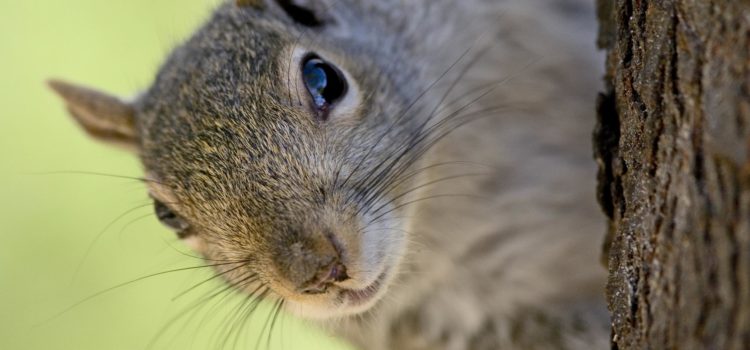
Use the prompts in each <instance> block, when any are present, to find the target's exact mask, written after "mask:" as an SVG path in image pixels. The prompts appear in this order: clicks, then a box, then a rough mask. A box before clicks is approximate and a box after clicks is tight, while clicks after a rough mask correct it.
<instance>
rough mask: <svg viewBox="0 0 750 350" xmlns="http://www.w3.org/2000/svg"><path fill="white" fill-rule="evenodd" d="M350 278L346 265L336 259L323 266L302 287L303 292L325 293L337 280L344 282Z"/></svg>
mask: <svg viewBox="0 0 750 350" xmlns="http://www.w3.org/2000/svg"><path fill="white" fill-rule="evenodd" d="M348 279H349V275H348V274H347V273H346V266H344V264H342V263H341V262H339V261H338V260H336V261H334V262H333V263H332V264H328V265H326V266H325V267H322V268H321V269H320V270H319V271H318V273H317V274H316V275H315V277H314V278H313V279H312V280H311V281H310V282H309V283H307V285H306V286H305V287H304V288H303V289H302V293H305V294H320V293H325V292H326V290H327V289H328V287H329V286H330V285H331V284H333V283H335V282H343V281H346V280H348Z"/></svg>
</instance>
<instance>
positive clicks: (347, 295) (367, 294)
mask: <svg viewBox="0 0 750 350" xmlns="http://www.w3.org/2000/svg"><path fill="white" fill-rule="evenodd" d="M385 277H386V273H385V272H383V273H382V274H380V276H378V278H377V279H376V280H375V282H372V284H370V285H369V286H367V287H365V288H362V289H342V290H341V292H340V296H341V298H342V299H343V300H345V301H347V302H348V303H347V304H348V305H349V306H360V305H363V304H366V303H367V302H369V301H371V300H372V299H373V298H374V297H375V295H377V294H378V292H379V291H380V289H381V287H382V286H383V281H384V280H385Z"/></svg>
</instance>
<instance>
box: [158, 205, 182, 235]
mask: <svg viewBox="0 0 750 350" xmlns="http://www.w3.org/2000/svg"><path fill="white" fill-rule="evenodd" d="M154 211H155V212H156V217H157V218H158V219H159V221H160V222H161V223H162V224H163V225H164V226H166V227H168V228H170V229H171V230H173V231H175V232H176V233H177V236H179V237H180V238H182V237H184V235H185V231H186V230H187V229H188V228H189V227H190V225H188V223H187V222H185V220H183V219H182V218H181V217H180V216H179V215H177V214H175V212H174V211H172V209H169V207H167V206H166V205H165V204H164V203H162V202H160V201H158V200H155V201H154Z"/></svg>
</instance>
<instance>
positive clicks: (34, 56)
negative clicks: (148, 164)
mask: <svg viewBox="0 0 750 350" xmlns="http://www.w3.org/2000/svg"><path fill="white" fill-rule="evenodd" d="M214 6H216V1H210V0H127V1H102V0H23V1H11V0H0V170H2V171H0V349H3V350H15V349H45V350H48V349H49V350H57V349H61V350H64V349H76V350H87V349H97V350H99V349H128V350H134V349H136V350H137V349H145V348H146V346H147V345H148V344H149V342H150V341H151V340H152V339H154V337H155V335H157V334H158V333H159V331H160V329H162V328H163V327H164V326H165V325H172V327H171V328H169V329H167V330H166V332H163V333H162V335H161V336H160V337H158V338H156V339H157V342H156V343H155V344H154V345H153V347H152V348H153V349H189V348H191V346H192V348H193V349H221V348H225V349H231V348H235V349H254V348H255V346H256V344H258V345H259V346H258V348H259V349H265V348H266V346H267V342H268V339H267V338H268V334H267V333H268V329H269V328H270V327H267V328H266V334H264V335H263V336H262V338H260V339H261V341H260V342H257V341H256V340H257V339H259V336H258V335H259V333H260V331H261V329H262V328H263V325H264V323H265V320H266V319H267V315H268V311H269V309H268V308H262V309H259V310H258V311H257V312H256V313H255V318H254V319H253V320H252V321H250V322H249V323H248V324H244V325H240V324H239V323H232V322H231V321H232V319H233V318H232V317H233V315H236V314H235V313H234V312H235V311H236V310H238V308H237V306H238V305H239V304H238V303H239V302H240V301H241V299H238V298H236V297H229V298H227V299H224V300H221V302H219V301H220V300H219V298H214V299H212V300H211V302H212V304H208V305H207V306H206V307H204V308H203V309H200V310H198V311H197V312H196V313H195V314H187V315H186V316H185V317H183V318H182V319H180V320H178V321H170V319H171V318H173V317H174V316H176V315H178V314H180V312H181V311H182V310H185V309H186V308H188V307H190V306H191V304H193V303H195V302H196V301H199V300H201V298H202V296H204V295H206V293H208V291H210V290H215V289H216V288H217V287H219V285H218V284H211V283H208V284H206V285H203V286H201V287H200V288H198V289H196V290H193V291H192V292H190V293H189V294H186V295H184V296H182V297H180V298H177V299H176V300H172V299H174V297H175V296H176V295H178V294H179V293H180V292H182V291H184V290H187V289H188V288H189V287H190V286H192V285H194V284H195V283H198V282H200V281H201V280H203V279H205V278H206V277H208V276H210V274H209V271H205V269H203V270H204V271H201V269H198V270H193V271H185V272H175V273H169V274H166V275H163V276H157V277H153V278H148V279H144V280H141V281H138V282H135V283H133V284H130V285H127V286H124V287H122V288H117V289H115V290H113V291H111V292H107V293H105V294H102V295H99V296H98V297H96V298H94V299H91V300H90V301H88V302H86V303H83V304H80V305H77V306H75V307H73V308H72V309H70V310H68V311H67V312H65V313H63V314H62V315H59V316H57V317H55V315H57V314H59V312H60V311H62V310H65V309H66V308H68V307H69V306H71V305H74V304H75V303H76V302H77V301H78V300H81V299H82V298H85V297H87V296H89V295H92V294H94V293H97V292H98V291H100V290H103V289H106V288H109V287H112V286H115V285H118V284H119V283H122V282H125V281H128V280H131V279H134V278H138V277H141V276H146V275H148V274H152V273H156V272H160V271H166V270H170V269H176V268H181V267H190V266H198V265H200V264H201V263H200V261H198V260H196V259H194V258H192V257H189V256H187V255H185V253H181V252H186V251H187V250H186V249H185V247H183V246H181V244H180V243H179V242H178V241H177V240H176V239H175V238H174V237H173V236H172V234H171V233H170V232H168V231H167V230H165V229H163V228H162V227H161V226H160V225H159V224H158V223H157V222H156V220H155V218H154V217H153V215H151V210H152V209H151V207H150V206H149V205H148V203H149V201H148V198H147V196H146V192H145V189H144V187H143V186H142V185H141V184H140V183H139V182H137V181H130V180H125V179H118V178H110V177H104V176H96V175H83V174H66V173H62V174H61V173H55V174H49V173H50V172H68V171H91V172H101V173H107V174H117V175H125V176H139V175H141V171H140V168H139V165H138V163H137V161H136V160H135V159H134V157H132V156H131V155H130V154H127V153H125V152H123V151H119V150H115V149H109V148H106V147H103V146H101V145H99V144H97V143H95V142H94V141H91V140H89V139H88V138H86V137H85V136H84V134H83V133H82V132H81V131H79V130H78V129H77V128H76V126H75V125H74V124H73V122H72V121H71V120H70V119H68V117H67V115H66V114H65V112H64V110H63V106H62V105H61V103H60V102H59V101H58V100H57V99H56V98H55V97H54V96H53V95H52V94H51V93H50V92H49V91H48V90H47V89H46V88H45V85H44V81H45V79H47V78H49V77H57V78H63V79H68V80H72V81H76V82H81V83H85V84H88V85H92V86H96V87H99V88H103V89H106V90H108V91H111V92H114V93H117V94H120V95H122V96H130V95H133V94H135V93H136V92H137V91H138V90H139V89H142V88H144V87H146V86H147V85H148V84H149V83H150V80H151V77H152V75H153V74H154V72H155V71H156V69H157V67H158V65H159V64H160V62H161V60H162V59H163V57H164V56H165V55H166V54H167V52H168V51H169V50H170V48H172V47H174V46H175V45H176V44H177V43H179V41H180V40H182V39H183V38H185V36H186V35H188V33H190V31H191V30H192V29H194V28H195V27H196V26H197V25H198V24H199V23H200V22H201V21H202V20H203V19H205V18H206V16H207V15H208V13H209V12H210V10H211V8H213V7H214ZM138 206H140V207H138ZM133 208H134V209H133ZM130 209H133V210H132V211H129V210H130ZM121 215H122V216H121ZM118 218H119V220H117V221H115V222H114V223H113V224H111V225H109V227H108V228H107V230H106V231H104V232H103V234H102V235H101V238H100V239H98V240H96V239H95V238H96V237H97V236H98V235H99V233H100V232H102V230H103V229H104V228H105V227H107V226H108V224H110V223H112V222H113V220H115V219H118ZM92 242H94V244H93V248H92V249H91V253H90V254H88V255H87V254H86V251H87V249H88V247H89V246H90V245H91V244H92ZM84 257H86V258H85V260H83V259H84ZM81 261H83V263H81ZM79 265H80V266H81V268H80V269H78V266H79ZM76 271H78V273H76ZM237 315H241V314H237ZM53 317H54V318H53ZM51 318H52V319H51ZM230 327H234V328H230ZM228 330H237V331H239V334H240V337H237V341H236V343H235V337H234V336H232V337H231V338H227V336H226V335H225V333H222V332H223V331H228ZM222 339H224V340H227V342H226V344H221V343H222ZM222 345H224V346H223V347H222ZM270 345H271V348H272V349H287V350H289V349H344V348H345V347H344V346H343V345H342V344H341V343H338V342H336V341H334V340H333V339H331V338H329V337H328V336H326V335H322V334H320V333H318V332H315V331H314V330H312V329H309V328H306V327H304V326H303V325H302V324H301V323H300V322H298V321H295V320H294V319H293V318H292V317H284V316H282V317H281V318H280V319H279V320H277V322H276V323H275V326H274V328H273V333H272V335H271V337H270Z"/></svg>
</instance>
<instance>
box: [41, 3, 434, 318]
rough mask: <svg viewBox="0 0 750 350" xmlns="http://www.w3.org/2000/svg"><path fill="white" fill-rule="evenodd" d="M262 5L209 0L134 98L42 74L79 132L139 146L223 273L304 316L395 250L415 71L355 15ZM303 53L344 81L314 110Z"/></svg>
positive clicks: (157, 183) (377, 279)
mask: <svg viewBox="0 0 750 350" xmlns="http://www.w3.org/2000/svg"><path fill="white" fill-rule="evenodd" d="M308 2H309V3H317V2H316V1H308ZM251 3H253V4H255V5H257V4H258V3H260V1H238V2H237V4H239V5H248V4H251ZM281 3H288V2H286V1H282V2H281ZM267 5H268V6H236V4H235V3H234V2H232V3H228V4H225V5H224V6H222V7H221V8H219V9H218V10H217V12H216V13H215V15H214V16H213V18H212V19H211V20H210V21H209V22H208V23H207V24H206V25H205V26H204V27H203V28H202V29H200V30H199V31H198V32H197V33H196V34H195V35H194V36H193V37H192V38H191V39H190V40H189V41H188V42H187V43H185V44H184V45H183V46H181V47H179V48H178V49H176V50H175V51H174V52H173V53H172V55H171V56H170V58H169V59H168V60H167V62H166V63H165V64H164V66H163V67H162V69H161V71H160V72H159V74H158V76H157V77H156V80H155V82H154V83H153V85H152V86H151V87H150V88H149V89H147V91H145V93H144V94H143V95H141V96H140V97H139V98H138V99H137V100H136V101H134V102H132V103H126V102H122V101H120V100H118V99H116V98H113V97H109V96H106V95H104V94H102V93H99V92H94V91H93V90H88V89H85V88H79V87H76V86H73V85H70V84H65V83H61V82H54V83H52V86H53V88H54V89H55V90H56V91H57V92H59V93H60V95H61V96H62V97H63V98H64V99H65V100H66V102H67V104H68V107H69V109H70V110H71V112H72V114H73V116H74V117H76V119H77V120H78V121H79V122H80V123H81V124H82V125H83V126H84V128H85V129H86V130H87V131H89V133H90V134H92V135H93V136H95V137H98V138H100V139H103V140H105V141H116V142H118V143H125V144H127V145H129V146H130V147H132V148H134V149H137V150H138V153H139V155H140V157H141V159H142V161H143V164H144V166H145V168H146V171H147V173H148V176H149V177H150V178H151V180H152V181H149V187H150V193H151V195H152V197H154V199H155V200H156V201H157V202H159V203H160V204H161V205H162V207H161V210H162V213H165V214H164V215H165V218H166V219H168V220H171V222H172V223H173V224H174V222H179V223H178V224H176V226H178V227H179V230H180V236H181V237H183V238H185V239H186V240H187V241H189V242H191V243H192V245H193V246H194V247H195V248H196V249H197V250H198V251H200V252H201V253H202V254H203V255H204V256H205V257H206V258H207V259H210V261H212V262H218V263H223V262H226V263H227V264H226V265H221V266H220V267H219V268H218V269H219V271H220V272H226V274H225V276H226V278H227V280H228V281H229V282H230V283H232V284H234V285H235V286H236V287H237V288H239V289H242V290H245V291H255V292H256V293H262V294H264V295H276V296H278V297H281V298H284V299H285V300H286V301H287V303H286V305H288V306H291V307H292V309H293V310H294V311H297V312H299V313H302V314H305V315H307V316H310V317H332V316H341V315H346V314H351V313H356V312H361V311H363V310H366V309H367V308H369V307H370V306H372V305H373V304H374V303H375V301H376V300H377V299H378V297H379V296H380V295H382V294H383V293H384V290H385V287H386V286H387V282H388V280H389V279H390V277H391V276H392V275H393V273H394V270H395V269H396V268H397V265H398V262H399V259H400V258H401V256H402V255H403V249H404V241H405V237H403V236H404V233H403V231H401V230H399V228H403V226H404V223H403V222H402V220H401V219H398V217H399V216H402V215H400V214H403V210H404V209H403V208H400V207H399V206H398V203H399V202H404V201H406V200H408V199H409V196H401V197H399V198H396V195H395V194H396V193H398V191H396V189H397V188H399V187H404V186H407V185H408V184H409V182H410V181H411V180H412V179H411V178H400V177H399V176H402V175H404V174H405V173H406V169H408V168H409V167H410V166H411V165H412V164H413V163H414V162H416V161H417V159H418V157H416V156H414V154H415V153H416V154H417V155H418V154H419V153H418V151H419V150H422V149H423V148H422V144H420V143H418V142H417V140H418V139H417V137H416V136H421V134H420V133H419V132H418V131H420V130H419V126H420V125H421V120H419V119H418V118H411V116H410V115H408V113H410V111H409V109H408V108H409V106H408V105H407V103H406V102H407V101H408V98H413V97H414V96H413V95H414V94H413V93H412V94H409V96H406V94H403V91H418V90H420V89H421V87H420V86H414V85H412V84H414V83H412V82H411V81H414V79H411V78H412V77H413V76H414V75H416V74H419V72H417V71H416V70H415V69H413V68H411V67H409V66H407V65H404V63H403V62H405V61H407V60H400V59H398V55H399V51H398V50H394V46H393V45H390V46H389V45H388V41H387V39H384V40H385V41H384V42H382V43H381V44H382V45H368V43H367V42H366V40H372V39H371V38H372V37H373V35H358V33H359V32H360V31H361V30H363V28H362V26H363V24H362V23H355V22H351V23H349V22H347V21H346V20H345V19H344V18H343V17H342V18H336V21H327V22H325V23H327V24H325V25H319V24H320V23H324V22H323V21H318V22H317V23H318V25H315V26H314V28H307V27H306V25H305V24H304V23H297V22H295V18H294V16H295V14H294V13H292V14H290V13H289V11H288V8H286V7H284V6H280V5H279V4H277V3H275V2H269V3H268V4H267ZM317 5H318V6H317V7H316V9H317V11H320V9H321V8H322V7H321V6H320V4H317ZM295 6H296V5H295ZM348 11H353V10H352V9H348ZM314 14H315V12H313V11H310V12H308V13H306V15H310V16H312V15H314ZM296 15H299V13H296ZM334 17H335V16H334ZM307 19H308V20H309V19H310V18H307ZM309 24H310V23H307V25H309ZM378 37H380V38H387V35H381V36H378ZM369 44H371V43H369ZM374 47H379V48H381V49H374ZM378 50H382V52H380V51H378ZM312 54H314V55H316V57H319V58H321V59H323V60H325V61H327V62H330V63H331V64H332V65H334V66H335V67H336V68H337V69H338V70H340V71H341V74H342V76H343V77H344V79H345V80H346V82H347V84H348V88H347V90H346V92H345V96H344V97H343V98H342V99H341V100H340V101H338V102H337V104H336V105H334V106H333V107H332V108H330V110H325V111H321V110H316V108H315V105H314V103H313V102H312V101H311V97H310V94H309V93H308V91H307V90H306V88H305V85H304V83H303V81H302V75H301V73H300V70H301V67H302V62H303V61H304V60H305V59H306V57H310V55H312ZM402 65H403V66H402ZM386 68H387V69H386ZM407 97H408V98H407ZM405 114H406V115H407V117H404V115H405ZM412 152H415V153H412ZM166 219H165V220H166Z"/></svg>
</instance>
